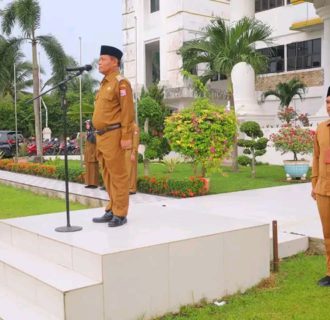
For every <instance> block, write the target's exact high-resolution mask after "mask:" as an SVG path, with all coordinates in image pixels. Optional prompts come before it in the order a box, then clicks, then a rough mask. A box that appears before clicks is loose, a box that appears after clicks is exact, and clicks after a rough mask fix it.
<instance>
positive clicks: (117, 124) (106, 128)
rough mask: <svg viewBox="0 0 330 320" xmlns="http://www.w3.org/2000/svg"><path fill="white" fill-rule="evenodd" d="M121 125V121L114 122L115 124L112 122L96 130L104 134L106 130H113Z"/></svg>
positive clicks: (99, 133)
mask: <svg viewBox="0 0 330 320" xmlns="http://www.w3.org/2000/svg"><path fill="white" fill-rule="evenodd" d="M120 127H121V124H120V123H114V124H110V126H107V127H105V128H103V129H101V130H95V133H96V134H97V135H99V136H102V134H105V133H106V132H108V131H111V130H115V129H119V128H120Z"/></svg>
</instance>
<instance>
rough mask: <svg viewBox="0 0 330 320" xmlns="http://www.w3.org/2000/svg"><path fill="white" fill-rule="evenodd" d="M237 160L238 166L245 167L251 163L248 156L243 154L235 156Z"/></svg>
mask: <svg viewBox="0 0 330 320" xmlns="http://www.w3.org/2000/svg"><path fill="white" fill-rule="evenodd" d="M237 162H238V164H239V165H240V166H243V167H247V166H250V165H251V163H252V159H251V158H249V157H248V156H245V155H243V156H239V157H238V158H237Z"/></svg>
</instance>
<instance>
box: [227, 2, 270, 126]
mask: <svg viewBox="0 0 330 320" xmlns="http://www.w3.org/2000/svg"><path fill="white" fill-rule="evenodd" d="M244 17H248V18H254V17H255V0H244V1H242V0H231V1H230V23H231V24H235V23H236V22H237V21H238V20H240V19H242V18H244ZM231 77H232V82H233V89H234V102H235V111H236V115H237V117H238V119H239V120H243V121H247V120H254V121H258V122H260V123H262V124H264V123H265V122H267V123H268V121H269V116H268V115H266V114H265V111H264V110H263V109H262V108H261V106H260V105H259V104H258V102H257V97H256V90H255V72H254V70H253V68H252V67H251V66H250V65H249V64H247V63H245V62H240V63H238V64H236V65H235V66H234V68H233V71H232V74H231Z"/></svg>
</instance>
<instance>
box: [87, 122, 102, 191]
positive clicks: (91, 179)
mask: <svg viewBox="0 0 330 320" xmlns="http://www.w3.org/2000/svg"><path fill="white" fill-rule="evenodd" d="M85 124H86V142H85V152H84V160H85V171H86V173H85V184H86V187H85V188H91V189H95V188H97V186H98V185H99V162H98V161H97V157H96V138H95V134H94V132H93V128H92V124H91V120H86V121H85Z"/></svg>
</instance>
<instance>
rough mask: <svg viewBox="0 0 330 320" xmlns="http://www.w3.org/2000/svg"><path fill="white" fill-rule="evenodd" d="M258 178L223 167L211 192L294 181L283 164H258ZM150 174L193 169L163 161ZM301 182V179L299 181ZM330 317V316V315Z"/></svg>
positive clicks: (177, 174) (186, 172)
mask: <svg viewBox="0 0 330 320" xmlns="http://www.w3.org/2000/svg"><path fill="white" fill-rule="evenodd" d="M256 171H257V174H256V178H255V179H252V178H251V169H250V168H249V167H240V169H239V172H236V173H235V172H232V171H231V168H230V167H224V168H223V175H222V174H220V173H213V174H211V175H210V178H211V180H210V181H211V189H210V193H211V194H215V193H225V192H233V191H241V190H250V189H259V188H267V187H275V186H281V185H288V184H291V183H293V182H287V181H286V180H285V173H284V168H283V166H275V165H258V166H257V169H256ZM138 175H139V176H143V164H139V167H138ZM150 175H151V176H156V177H161V176H169V177H173V178H185V177H190V176H192V175H194V174H193V169H192V166H191V165H190V164H186V163H183V164H178V165H177V166H176V167H175V170H174V172H173V173H171V174H170V173H167V168H166V166H165V165H164V164H162V163H151V165H150ZM297 182H299V181H297ZM329 319H330V317H329Z"/></svg>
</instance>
